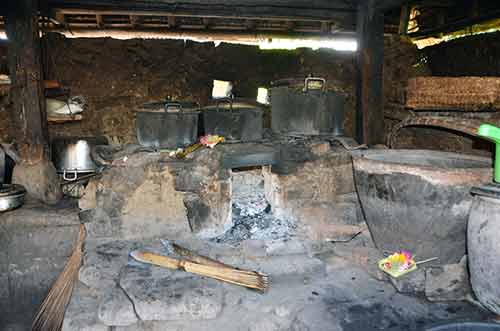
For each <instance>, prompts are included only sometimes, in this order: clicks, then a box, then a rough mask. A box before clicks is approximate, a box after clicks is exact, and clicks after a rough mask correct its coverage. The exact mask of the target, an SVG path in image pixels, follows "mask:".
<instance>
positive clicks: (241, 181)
mask: <svg viewBox="0 0 500 331" xmlns="http://www.w3.org/2000/svg"><path fill="white" fill-rule="evenodd" d="M232 218H233V226H232V227H231V229H229V230H228V231H226V233H224V234H223V235H221V236H219V237H217V238H216V239H215V240H216V241H217V242H224V243H228V244H238V243H239V242H241V241H243V240H247V239H257V240H288V239H290V238H291V237H292V236H294V233H295V229H296V227H295V225H294V224H293V222H291V221H289V220H282V219H278V218H276V217H275V216H274V215H273V212H272V208H271V205H270V204H269V202H268V201H267V199H266V194H265V190H264V176H263V174H262V167H246V168H235V169H232Z"/></svg>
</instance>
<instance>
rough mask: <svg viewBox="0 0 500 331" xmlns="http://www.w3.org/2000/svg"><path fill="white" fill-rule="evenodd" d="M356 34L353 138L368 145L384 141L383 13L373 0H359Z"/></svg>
mask: <svg viewBox="0 0 500 331" xmlns="http://www.w3.org/2000/svg"><path fill="white" fill-rule="evenodd" d="M357 35H358V54H357V86H356V138H357V140H358V141H359V142H360V143H363V144H367V145H375V144H383V143H384V142H385V135H384V106H383V90H382V83H383V79H382V69H383V60H384V59H383V58H384V15H383V13H382V12H381V11H380V10H378V9H376V6H375V0H367V1H362V2H360V5H359V7H358V20H357Z"/></svg>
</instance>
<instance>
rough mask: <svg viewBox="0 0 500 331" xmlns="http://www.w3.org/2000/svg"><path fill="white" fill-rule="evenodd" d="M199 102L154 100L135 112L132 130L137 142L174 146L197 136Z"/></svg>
mask: <svg viewBox="0 0 500 331" xmlns="http://www.w3.org/2000/svg"><path fill="white" fill-rule="evenodd" d="M199 113H200V112H199V105H197V104H196V103H192V102H170V101H165V102H156V103H150V104H145V105H143V107H142V108H141V109H139V110H137V112H136V134H137V140H138V141H139V144H140V145H141V146H145V147H151V148H154V149H163V148H165V149H174V148H181V147H186V146H189V145H191V144H194V143H195V142H196V141H197V139H198V118H199Z"/></svg>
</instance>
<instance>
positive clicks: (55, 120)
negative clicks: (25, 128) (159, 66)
mask: <svg viewBox="0 0 500 331" xmlns="http://www.w3.org/2000/svg"><path fill="white" fill-rule="evenodd" d="M82 119H83V115H82V114H75V115H57V116H54V115H53V116H47V121H48V122H49V124H59V123H66V122H74V121H81V120H82Z"/></svg>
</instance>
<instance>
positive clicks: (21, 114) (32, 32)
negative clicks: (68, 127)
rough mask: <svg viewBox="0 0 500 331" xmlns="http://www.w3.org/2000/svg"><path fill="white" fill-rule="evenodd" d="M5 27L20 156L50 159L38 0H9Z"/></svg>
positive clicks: (12, 113) (26, 159) (33, 161)
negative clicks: (8, 41)
mask: <svg viewBox="0 0 500 331" xmlns="http://www.w3.org/2000/svg"><path fill="white" fill-rule="evenodd" d="M8 4H9V5H8V9H7V15H6V30H7V36H8V38H9V40H10V43H9V52H8V64H9V71H10V78H11V80H12V86H13V88H11V94H12V100H13V104H12V107H11V108H12V110H11V119H12V121H13V123H14V127H15V132H13V133H14V137H15V138H16V140H17V143H18V147H19V154H20V157H21V158H22V159H23V160H24V161H27V162H29V163H36V162H38V161H40V160H42V159H49V157H50V155H49V144H48V141H49V139H48V128H47V114H46V111H45V97H44V93H43V92H44V90H43V73H42V70H41V60H40V57H41V52H40V37H39V30H38V9H37V7H36V6H37V4H38V1H32V0H18V1H10V2H8Z"/></svg>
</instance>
